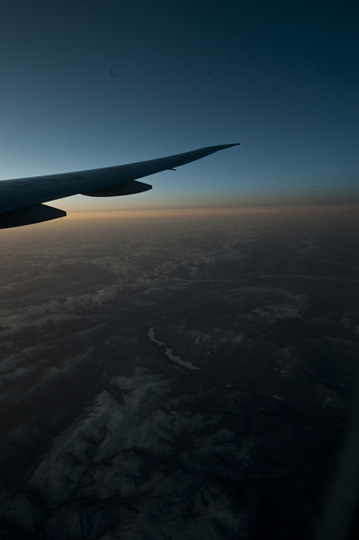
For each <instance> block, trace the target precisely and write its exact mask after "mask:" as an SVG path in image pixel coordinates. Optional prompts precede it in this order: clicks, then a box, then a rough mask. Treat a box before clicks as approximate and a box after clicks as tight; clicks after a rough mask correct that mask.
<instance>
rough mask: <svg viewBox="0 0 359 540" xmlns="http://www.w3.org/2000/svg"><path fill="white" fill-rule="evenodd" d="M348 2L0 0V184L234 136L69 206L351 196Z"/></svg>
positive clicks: (358, 11) (353, 14)
mask: <svg viewBox="0 0 359 540" xmlns="http://www.w3.org/2000/svg"><path fill="white" fill-rule="evenodd" d="M358 15H359V8H358V7H357V5H356V3H355V2H352V1H350V2H348V1H341V2H331V1H326V2H318V1H314V2H313V1H311V2H303V1H298V2H296V3H289V2H287V3H285V2H279V3H276V2H269V1H266V2H263V1H262V2H242V1H240V0H236V1H231V0H220V1H213V0H212V1H211V0H206V1H202V0H199V1H196V0H191V1H187V0H182V1H177V0H170V1H168V0H167V1H163V0H158V1H156V0H154V1H150V0H147V1H145V0H143V1H138V0H133V1H131V2H130V1H121V0H101V1H94V0H86V1H74V0H72V1H51V2H49V1H48V0H46V1H45V0H44V1H42V0H33V1H31V2H29V1H28V0H22V1H20V0H11V1H10V0H2V2H1V7H0V30H1V32H0V66H1V69H0V93H1V102H0V111H1V115H0V163H1V169H0V178H1V179H8V178H16V177H23V176H34V175H39V174H50V173H57V172H67V171H72V170H79V169H80V170H81V169H90V168H93V167H104V166H110V165H117V164H122V163H129V162H134V161H141V160H144V159H151V158H155V157H161V156H164V155H169V154H174V153H178V152H184V151H187V150H192V149H195V148H200V147H203V146H208V145H216V144H225V143H232V142H239V141H243V146H242V147H235V148H232V149H229V150H226V151H224V152H221V153H219V154H215V155H213V156H210V157H208V158H206V159H204V160H201V161H199V162H197V163H195V164H191V165H187V166H185V167H183V168H179V169H178V171H177V172H176V173H174V172H164V173H162V174H159V175H155V176H153V177H152V178H151V177H150V178H148V179H147V180H145V181H148V182H150V183H151V184H153V186H154V189H153V190H152V191H151V192H148V193H145V194H141V195H137V196H132V197H122V198H116V199H106V200H104V199H92V198H86V197H83V196H77V197H72V198H70V199H68V200H66V201H61V202H60V203H57V206H58V207H60V208H63V209H65V210H76V209H82V210H86V209H88V210H91V211H92V210H94V209H104V208H106V209H116V208H118V209H121V208H123V209H129V208H141V207H143V208H157V207H167V208H179V207H211V206H235V205H249V204H254V205H258V204H282V203H284V204H286V203H290V204H292V203H294V204H302V203H305V204H306V203H331V202H340V203H343V202H344V203H345V202H359V179H358V165H359V158H358V156H359V152H358V142H359V114H358V95H359V88H358V86H359V84H358V80H359V78H358V56H359V40H358V32H357V29H358V22H359V17H358Z"/></svg>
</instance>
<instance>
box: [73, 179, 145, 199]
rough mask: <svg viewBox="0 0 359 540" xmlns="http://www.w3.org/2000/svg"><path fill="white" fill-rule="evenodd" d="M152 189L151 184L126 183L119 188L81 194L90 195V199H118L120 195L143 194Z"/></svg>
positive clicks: (114, 187)
mask: <svg viewBox="0 0 359 540" xmlns="http://www.w3.org/2000/svg"><path fill="white" fill-rule="evenodd" d="M150 189H152V186H151V185H150V184H145V183H144V182H137V181H136V180H134V181H133V182H126V183H124V184H120V185H119V186H112V187H108V188H103V189H96V190H95V191H88V192H87V193H81V195H88V196H89V197H118V196H120V195H132V194H133V193H142V192H143V191H148V190H150Z"/></svg>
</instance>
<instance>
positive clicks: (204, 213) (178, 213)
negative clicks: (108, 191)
mask: <svg viewBox="0 0 359 540" xmlns="http://www.w3.org/2000/svg"><path fill="white" fill-rule="evenodd" d="M348 210H350V211H358V212H359V205H358V204H330V205H329V204H328V205H315V206H314V205H302V206H299V205H298V206H290V205H279V206H249V207H225V208H224V207H220V208H171V209H163V208H160V209H143V210H142V209H136V210H134V209H133V210H124V209H121V210H89V211H86V210H81V211H75V212H71V211H70V212H69V213H68V215H67V218H70V219H74V220H88V219H91V220H92V219H101V220H111V219H141V218H143V219H145V218H181V217H184V218H185V217H212V216H213V217H216V216H218V217H230V216H237V215H238V216H239V215H246V214H254V213H258V214H268V213H288V212H290V213H295V214H300V213H302V212H309V213H317V212H321V213H322V212H328V211H339V212H346V211H348Z"/></svg>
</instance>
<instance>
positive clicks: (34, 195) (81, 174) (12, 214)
mask: <svg viewBox="0 0 359 540" xmlns="http://www.w3.org/2000/svg"><path fill="white" fill-rule="evenodd" d="M239 145H241V143H235V144H223V145H220V146H208V147H206V148H200V149H199V150H192V151H191V152H185V153H183V154H176V155H173V156H167V157H163V158H158V159H151V160H149V161H140V162H137V163H130V164H128V165H119V166H116V167H106V168H102V169H92V170H86V171H77V172H72V173H64V174H53V175H48V176H34V177H31V178H20V179H14V180H3V181H0V228H8V227H17V226H21V225H28V224H30V223H39V222H41V221H48V220H51V219H56V218H59V217H63V216H66V212H64V211H63V210H58V209H57V208H53V207H51V206H48V205H44V204H42V203H44V202H48V201H53V200H55V199H62V198H64V197H69V196H70V195H77V194H83V195H89V196H92V197H113V196H119V195H128V194H131V193H141V192H143V191H147V190H149V189H151V188H152V186H150V185H149V184H144V183H143V182H136V180H137V179H138V178H143V177H145V176H150V175H151V174H155V173H158V172H161V171H165V170H173V169H175V168H176V167H179V166H181V165H186V164H187V163H191V162H192V161H196V160H198V159H201V158H203V157H206V156H209V155H210V154H213V153H215V152H218V151H219V150H224V149H226V148H231V147H232V146H239Z"/></svg>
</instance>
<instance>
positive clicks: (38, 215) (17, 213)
mask: <svg viewBox="0 0 359 540" xmlns="http://www.w3.org/2000/svg"><path fill="white" fill-rule="evenodd" d="M65 216H66V212H64V211H63V210H59V209H58V208H54V207H53V206H48V205H46V204H38V205H36V206H30V207H29V208H23V209H21V210H13V211H12V212H6V213H5V214H0V229H9V228H10V227H22V226H23V225H31V224H32V223H41V222H42V221H50V220H51V219H58V218H61V217H65Z"/></svg>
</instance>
